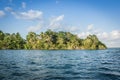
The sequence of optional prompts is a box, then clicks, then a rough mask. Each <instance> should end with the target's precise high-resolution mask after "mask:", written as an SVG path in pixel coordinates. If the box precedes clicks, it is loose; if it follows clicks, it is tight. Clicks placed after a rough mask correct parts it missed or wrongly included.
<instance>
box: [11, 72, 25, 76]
mask: <svg viewBox="0 0 120 80" xmlns="http://www.w3.org/2000/svg"><path fill="white" fill-rule="evenodd" d="M25 74H26V73H18V72H15V73H12V76H23V75H25Z"/></svg>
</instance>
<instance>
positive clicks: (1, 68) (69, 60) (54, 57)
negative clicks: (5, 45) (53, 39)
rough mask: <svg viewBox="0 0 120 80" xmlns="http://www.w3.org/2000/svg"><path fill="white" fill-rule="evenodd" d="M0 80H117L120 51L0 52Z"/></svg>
mask: <svg viewBox="0 0 120 80" xmlns="http://www.w3.org/2000/svg"><path fill="white" fill-rule="evenodd" d="M0 80H120V49H119V48H114V49H107V50H0Z"/></svg>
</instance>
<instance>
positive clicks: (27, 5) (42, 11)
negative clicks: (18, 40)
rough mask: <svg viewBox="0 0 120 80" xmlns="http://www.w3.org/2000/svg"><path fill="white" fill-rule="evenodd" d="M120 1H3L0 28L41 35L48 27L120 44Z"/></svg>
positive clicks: (110, 43)
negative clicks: (91, 35) (92, 35)
mask: <svg viewBox="0 0 120 80" xmlns="http://www.w3.org/2000/svg"><path fill="white" fill-rule="evenodd" d="M119 21H120V0H0V30H2V31H3V32H6V33H16V32H19V33H20V34H21V35H22V37H24V38H25V36H26V35H27V33H28V32H30V31H32V32H35V33H37V34H40V33H41V32H45V31H46V30H48V29H51V30H53V31H69V32H71V33H73V34H76V35H77V36H78V37H80V38H85V37H86V36H88V35H89V34H95V35H97V37H98V38H99V40H100V41H102V42H103V43H105V44H106V45H107V47H120V22H119Z"/></svg>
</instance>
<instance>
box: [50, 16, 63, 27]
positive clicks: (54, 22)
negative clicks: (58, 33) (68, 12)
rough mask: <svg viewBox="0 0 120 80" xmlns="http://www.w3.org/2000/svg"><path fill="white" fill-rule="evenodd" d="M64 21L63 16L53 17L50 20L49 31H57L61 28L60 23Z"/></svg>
mask: <svg viewBox="0 0 120 80" xmlns="http://www.w3.org/2000/svg"><path fill="white" fill-rule="evenodd" d="M63 19H64V15H60V16H58V17H54V18H52V19H51V20H50V24H49V26H50V28H51V29H57V28H59V27H61V25H62V24H61V21H62V20H63Z"/></svg>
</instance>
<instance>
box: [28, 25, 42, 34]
mask: <svg viewBox="0 0 120 80" xmlns="http://www.w3.org/2000/svg"><path fill="white" fill-rule="evenodd" d="M42 26H43V24H42V23H39V24H37V25H35V26H30V27H28V29H27V31H28V32H31V31H32V32H36V31H39V30H40V29H41V28H42Z"/></svg>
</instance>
